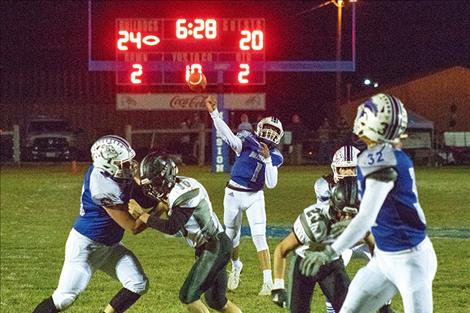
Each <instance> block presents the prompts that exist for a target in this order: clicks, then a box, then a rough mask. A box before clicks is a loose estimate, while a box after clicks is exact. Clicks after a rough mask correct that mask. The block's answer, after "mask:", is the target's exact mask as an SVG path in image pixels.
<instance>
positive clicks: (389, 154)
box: [358, 143, 397, 176]
mask: <svg viewBox="0 0 470 313" xmlns="http://www.w3.org/2000/svg"><path fill="white" fill-rule="evenodd" d="M396 165H397V159H396V157H395V149H394V148H393V147H392V145H391V144H388V143H384V144H380V145H377V146H375V147H373V148H372V149H367V150H365V151H364V152H363V153H361V154H360V155H359V158H358V166H359V168H360V170H361V172H362V173H363V175H364V176H369V175H370V174H372V173H374V172H376V171H378V170H380V169H383V168H389V167H395V166H396Z"/></svg>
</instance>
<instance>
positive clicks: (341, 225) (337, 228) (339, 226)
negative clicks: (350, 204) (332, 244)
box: [330, 219, 352, 238]
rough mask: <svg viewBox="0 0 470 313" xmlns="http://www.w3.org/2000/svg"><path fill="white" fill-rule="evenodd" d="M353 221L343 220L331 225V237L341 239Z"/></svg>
mask: <svg viewBox="0 0 470 313" xmlns="http://www.w3.org/2000/svg"><path fill="white" fill-rule="evenodd" d="M351 221H352V220H351V219H347V220H342V221H341V222H338V223H334V224H333V225H331V230H330V235H331V236H333V237H335V238H336V237H339V235H341V234H342V233H343V231H344V230H345V229H346V227H348V225H349V223H351Z"/></svg>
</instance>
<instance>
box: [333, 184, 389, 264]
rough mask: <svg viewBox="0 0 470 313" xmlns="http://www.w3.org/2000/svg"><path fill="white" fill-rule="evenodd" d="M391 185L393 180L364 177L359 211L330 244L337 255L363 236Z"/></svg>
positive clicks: (375, 217) (372, 222)
mask: <svg viewBox="0 0 470 313" xmlns="http://www.w3.org/2000/svg"><path fill="white" fill-rule="evenodd" d="M393 186H394V182H393V181H388V182H384V181H378V180H375V179H372V178H367V179H366V188H365V191H364V196H363V197H362V201H361V206H360V207H359V213H358V214H357V216H356V217H355V218H353V220H352V222H351V223H350V224H349V225H348V227H347V228H346V230H345V231H344V232H343V233H342V234H341V235H340V236H339V237H338V239H337V240H336V241H335V242H334V243H333V244H332V245H331V247H332V248H333V250H334V251H335V252H336V254H337V255H341V253H342V252H343V251H344V250H345V249H347V248H349V247H351V246H353V245H354V244H355V243H356V242H358V241H359V240H361V239H362V238H364V236H365V235H366V233H367V232H368V231H369V230H370V228H371V227H372V226H373V225H374V222H375V220H376V219H377V215H379V211H380V209H381V208H382V205H383V203H384V201H385V198H386V197H387V195H388V193H389V192H390V190H392V188H393Z"/></svg>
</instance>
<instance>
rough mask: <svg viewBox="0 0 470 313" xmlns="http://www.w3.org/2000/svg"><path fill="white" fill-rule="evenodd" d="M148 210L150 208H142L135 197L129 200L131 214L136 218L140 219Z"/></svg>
mask: <svg viewBox="0 0 470 313" xmlns="http://www.w3.org/2000/svg"><path fill="white" fill-rule="evenodd" d="M147 212H148V210H146V209H144V208H142V207H141V206H140V205H139V204H138V203H137V202H136V201H135V200H134V199H131V200H129V214H130V215H132V217H133V218H134V219H138V218H139V216H141V215H142V214H144V213H147Z"/></svg>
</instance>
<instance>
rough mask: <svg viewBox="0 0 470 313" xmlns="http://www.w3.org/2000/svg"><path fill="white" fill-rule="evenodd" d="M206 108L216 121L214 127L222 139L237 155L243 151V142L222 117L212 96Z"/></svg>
mask: <svg viewBox="0 0 470 313" xmlns="http://www.w3.org/2000/svg"><path fill="white" fill-rule="evenodd" d="M205 103H206V108H207V111H209V113H210V115H211V117H212V120H213V121H214V126H215V128H216V129H217V131H218V132H219V133H220V135H221V137H222V139H223V140H224V141H225V142H226V143H227V144H228V145H229V146H230V147H231V148H232V150H233V151H235V153H236V154H237V155H239V154H240V153H241V151H242V140H241V139H240V138H238V137H237V136H236V135H235V134H234V133H233V132H232V130H231V129H230V127H228V125H227V124H226V123H225V122H224V120H223V119H222V118H221V117H220V114H219V111H217V103H216V101H215V99H214V98H213V97H211V96H209V97H207V99H206V102H205Z"/></svg>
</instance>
